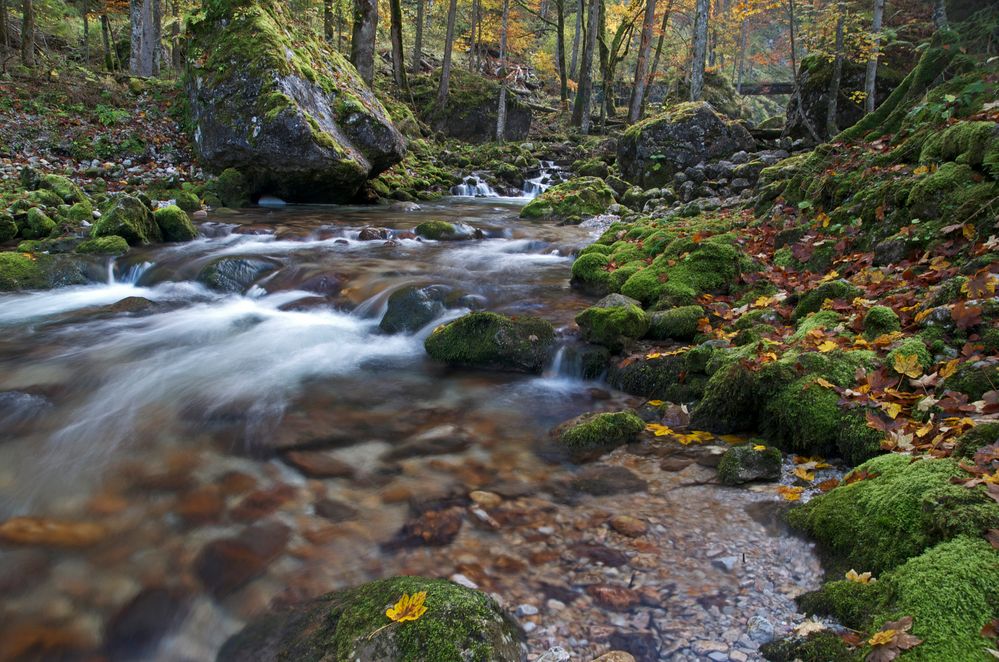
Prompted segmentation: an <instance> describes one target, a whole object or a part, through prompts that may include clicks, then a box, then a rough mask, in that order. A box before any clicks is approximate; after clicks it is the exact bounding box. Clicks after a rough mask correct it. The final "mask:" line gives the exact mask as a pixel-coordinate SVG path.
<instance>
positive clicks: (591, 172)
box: [572, 159, 610, 179]
mask: <svg viewBox="0 0 999 662" xmlns="http://www.w3.org/2000/svg"><path fill="white" fill-rule="evenodd" d="M572 172H574V173H575V174H576V175H578V176H580V177H599V178H600V179H606V177H607V175H608V174H610V173H609V172H608V170H607V164H606V163H604V162H603V161H601V160H600V159H580V160H578V161H576V162H575V163H573V164H572Z"/></svg>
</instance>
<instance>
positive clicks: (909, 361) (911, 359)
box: [892, 353, 923, 379]
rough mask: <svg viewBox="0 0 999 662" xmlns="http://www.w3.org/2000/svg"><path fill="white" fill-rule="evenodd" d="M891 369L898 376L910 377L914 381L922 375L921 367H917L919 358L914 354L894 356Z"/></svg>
mask: <svg viewBox="0 0 999 662" xmlns="http://www.w3.org/2000/svg"><path fill="white" fill-rule="evenodd" d="M892 367H893V368H894V369H895V372H897V373H898V374H900V375H905V376H906V377H911V378H912V379H916V378H917V377H919V376H920V375H922V374H923V366H921V365H919V357H918V356H916V355H915V354H902V353H898V354H896V355H895V361H894V362H893V364H892Z"/></svg>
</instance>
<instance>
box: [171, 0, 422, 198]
mask: <svg viewBox="0 0 999 662" xmlns="http://www.w3.org/2000/svg"><path fill="white" fill-rule="evenodd" d="M285 11H286V10H285V9H284V5H283V3H280V2H276V0H255V1H253V2H251V1H250V0H216V1H213V2H209V3H208V4H207V5H206V6H205V12H204V15H203V18H202V19H201V20H198V21H195V22H193V23H192V24H191V25H190V26H189V33H190V37H191V38H190V40H189V42H188V66H187V69H188V71H187V76H186V82H187V91H188V98H189V101H190V110H191V119H192V122H193V124H194V125H195V131H194V144H195V147H196V149H197V151H198V153H199V155H200V157H201V159H202V161H203V162H204V163H205V164H207V166H208V167H209V168H210V169H212V170H213V171H216V172H217V171H223V170H225V169H227V168H234V169H236V170H238V171H239V172H241V173H242V174H243V175H244V176H245V177H246V179H247V183H248V186H249V192H250V194H251V196H256V195H260V194H271V195H276V196H278V197H280V198H282V199H284V200H290V201H303V202H310V201H311V202H347V201H350V200H352V199H353V198H354V197H355V196H356V194H357V192H358V191H359V190H360V189H361V187H362V186H363V185H364V183H365V181H366V180H367V179H368V178H369V177H374V176H376V175H378V174H379V173H381V172H383V171H384V170H386V169H388V168H390V167H391V166H392V165H394V164H396V163H398V162H399V161H400V160H401V159H402V158H403V156H404V154H405V151H406V141H405V139H404V138H403V137H402V135H401V134H400V133H399V132H398V131H397V130H396V128H395V127H394V126H393V125H392V122H391V120H390V118H389V116H388V113H387V112H386V110H385V108H384V107H383V106H382V105H381V103H380V102H379V101H378V99H377V98H376V97H375V95H374V93H373V92H372V91H371V89H370V88H369V87H368V85H366V84H365V83H364V81H363V80H362V79H361V77H360V75H359V74H358V73H357V70H356V69H354V67H353V66H352V65H351V64H350V63H349V62H347V60H346V59H345V58H344V57H343V56H342V55H341V54H340V53H339V52H338V51H337V50H336V49H334V48H332V47H331V46H330V45H329V44H328V43H327V42H326V41H324V40H323V39H322V38H321V37H319V36H315V35H313V33H311V32H310V31H308V30H300V29H298V26H296V25H295V23H294V22H293V21H289V20H288V18H287V16H285V15H284V12H285ZM223 202H225V201H224V200H223ZM226 204H228V203H226Z"/></svg>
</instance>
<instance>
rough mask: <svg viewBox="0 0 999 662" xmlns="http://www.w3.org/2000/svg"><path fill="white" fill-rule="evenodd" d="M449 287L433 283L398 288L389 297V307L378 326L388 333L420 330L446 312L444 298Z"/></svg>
mask: <svg viewBox="0 0 999 662" xmlns="http://www.w3.org/2000/svg"><path fill="white" fill-rule="evenodd" d="M449 289H450V288H448V287H445V286H443V285H431V286H429V287H414V286H409V287H404V288H402V289H399V290H396V291H395V292H393V293H392V294H391V295H390V296H389V298H388V309H387V310H386V311H385V316H384V317H382V321H381V322H380V323H379V324H378V328H380V329H381V330H382V331H385V332H386V333H413V332H415V331H419V330H420V329H422V328H423V327H425V326H426V325H427V324H430V323H431V322H433V321H434V320H435V319H437V318H438V317H440V315H441V314H442V313H443V312H444V310H445V309H446V307H445V305H444V299H445V298H446V297H447V295H448V292H449Z"/></svg>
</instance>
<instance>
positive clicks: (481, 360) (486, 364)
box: [424, 312, 555, 373]
mask: <svg viewBox="0 0 999 662" xmlns="http://www.w3.org/2000/svg"><path fill="white" fill-rule="evenodd" d="M554 345H555V330H554V328H553V327H552V325H551V324H550V323H549V322H547V321H545V320H543V319H540V318H537V317H519V318H510V317H504V316H503V315H497V314H496V313H486V312H482V313H469V314H468V315H465V316H463V317H459V318H458V319H456V320H454V321H453V322H449V323H448V324H445V325H442V326H440V327H438V328H436V329H434V332H433V333H431V334H430V336H429V337H428V338H427V339H426V341H425V342H424V348H425V349H426V351H427V354H429V355H430V356H431V358H434V359H436V360H438V361H441V362H443V363H447V364H448V365H453V366H463V367H468V368H486V369H493V370H510V371H514V372H528V373H540V372H541V371H542V370H543V369H544V367H545V366H546V365H547V364H548V360H549V358H550V357H551V354H552V351H553V349H554Z"/></svg>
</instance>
